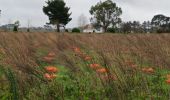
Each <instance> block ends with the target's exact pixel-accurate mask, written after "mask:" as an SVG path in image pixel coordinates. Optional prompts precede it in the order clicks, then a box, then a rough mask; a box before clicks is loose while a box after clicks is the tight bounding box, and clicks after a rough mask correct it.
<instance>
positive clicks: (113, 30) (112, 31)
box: [107, 28, 116, 33]
mask: <svg viewBox="0 0 170 100" xmlns="http://www.w3.org/2000/svg"><path fill="white" fill-rule="evenodd" d="M107 32H108V33H115V32H116V30H115V28H108V29H107Z"/></svg>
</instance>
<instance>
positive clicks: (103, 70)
mask: <svg viewBox="0 0 170 100" xmlns="http://www.w3.org/2000/svg"><path fill="white" fill-rule="evenodd" d="M96 72H98V73H106V72H107V70H106V68H100V69H97V70H96Z"/></svg>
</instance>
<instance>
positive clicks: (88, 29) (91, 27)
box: [83, 24, 103, 33]
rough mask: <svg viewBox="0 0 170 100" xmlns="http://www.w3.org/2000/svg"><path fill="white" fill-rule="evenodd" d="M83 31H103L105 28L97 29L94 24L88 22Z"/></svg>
mask: <svg viewBox="0 0 170 100" xmlns="http://www.w3.org/2000/svg"><path fill="white" fill-rule="evenodd" d="M83 33H103V29H102V28H98V29H96V28H94V27H93V25H91V24H87V25H86V26H84V28H83Z"/></svg>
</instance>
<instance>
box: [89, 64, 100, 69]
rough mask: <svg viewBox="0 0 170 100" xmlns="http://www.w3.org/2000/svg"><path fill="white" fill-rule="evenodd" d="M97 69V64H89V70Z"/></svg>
mask: <svg viewBox="0 0 170 100" xmlns="http://www.w3.org/2000/svg"><path fill="white" fill-rule="evenodd" d="M99 67H100V65H99V64H90V68H92V69H97V68H99Z"/></svg>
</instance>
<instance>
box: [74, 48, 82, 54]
mask: <svg viewBox="0 0 170 100" xmlns="http://www.w3.org/2000/svg"><path fill="white" fill-rule="evenodd" d="M73 49H74V52H75V53H80V52H81V50H80V48H78V47H73Z"/></svg>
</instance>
